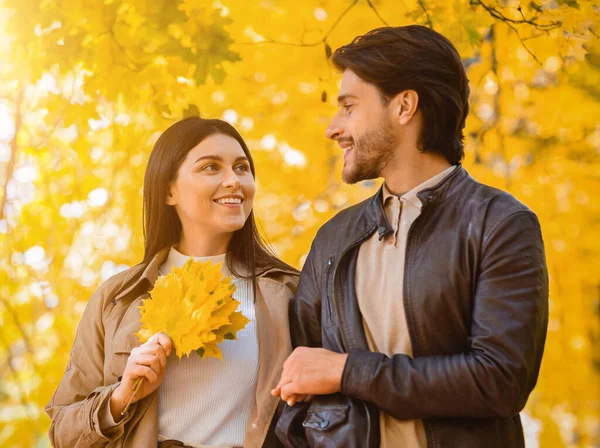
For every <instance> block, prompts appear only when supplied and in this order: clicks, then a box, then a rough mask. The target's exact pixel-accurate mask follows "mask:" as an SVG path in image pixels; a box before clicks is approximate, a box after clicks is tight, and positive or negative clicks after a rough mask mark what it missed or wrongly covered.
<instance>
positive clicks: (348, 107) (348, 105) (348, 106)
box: [344, 104, 353, 112]
mask: <svg viewBox="0 0 600 448" xmlns="http://www.w3.org/2000/svg"><path fill="white" fill-rule="evenodd" d="M352 106H353V104H345V105H344V110H345V111H346V112H348V111H350V108H351V107H352Z"/></svg>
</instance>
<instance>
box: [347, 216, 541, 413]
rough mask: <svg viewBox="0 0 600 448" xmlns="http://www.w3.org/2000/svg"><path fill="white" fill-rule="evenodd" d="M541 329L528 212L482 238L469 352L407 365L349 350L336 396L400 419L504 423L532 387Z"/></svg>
mask: <svg viewBox="0 0 600 448" xmlns="http://www.w3.org/2000/svg"><path fill="white" fill-rule="evenodd" d="M547 324H548V274H547V269H546V261H545V255H544V246H543V241H542V235H541V230H540V226H539V223H538V220H537V218H536V216H535V215H534V214H533V213H532V212H531V211H519V212H516V213H513V214H511V215H509V216H507V217H505V218H503V219H501V220H500V222H499V223H498V224H497V225H495V226H494V227H493V228H492V229H490V230H489V231H488V232H486V235H485V236H484V240H483V246H482V259H481V262H480V265H479V275H478V279H477V283H476V289H475V294H474V297H473V310H472V321H471V326H470V340H469V349H468V350H467V351H465V352H464V353H457V354H454V355H447V356H423V357H416V358H414V359H412V358H410V357H409V356H406V355H400V354H398V355H394V356H392V357H387V356H385V355H384V354H381V353H372V352H366V351H351V352H350V354H349V356H348V360H347V362H346V366H345V369H344V372H343V375H342V393H344V394H346V395H348V396H352V397H356V398H360V399H363V400H366V401H371V402H373V403H374V404H375V405H377V406H378V407H379V408H380V409H382V410H383V411H385V412H386V413H388V414H390V415H391V416H393V417H394V418H397V419H400V420H407V419H417V418H436V417H446V418H448V417H471V418H490V417H511V416H513V415H515V414H516V413H518V412H519V411H520V410H521V409H522V408H523V407H524V405H525V402H526V401H527V398H528V396H529V394H530V392H531V391H532V389H533V387H534V386H535V383H536V381H537V377H538V372H539V368H540V363H541V359H542V353H543V349H544V343H545V338H546V329H547Z"/></svg>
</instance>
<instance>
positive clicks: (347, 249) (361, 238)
mask: <svg viewBox="0 0 600 448" xmlns="http://www.w3.org/2000/svg"><path fill="white" fill-rule="evenodd" d="M375 229H377V226H373V227H371V228H370V229H369V230H368V231H367V232H366V233H364V234H363V235H362V236H361V237H360V238H359V239H358V240H356V241H355V242H354V243H352V244H351V245H350V246H348V247H347V248H346V249H344V251H343V252H342V254H341V255H340V257H339V258H338V262H337V264H336V265H335V267H334V269H333V276H332V281H333V285H332V286H331V297H330V298H329V301H331V300H335V275H336V274H337V268H338V266H339V265H340V261H341V260H342V259H343V258H344V255H346V253H347V252H348V251H349V250H350V249H352V248H354V247H356V246H358V245H359V244H361V243H362V242H363V241H364V240H366V239H367V237H368V236H369V235H371V234H372V233H373V232H374V231H375ZM331 258H333V257H331ZM331 258H329V260H331ZM327 278H329V275H328V276H327ZM335 309H336V314H337V320H338V323H339V324H340V327H341V329H342V331H341V335H342V342H343V343H344V346H345V348H346V350H347V351H349V350H350V344H349V343H348V336H347V335H346V331H347V329H346V325H345V324H344V319H341V318H340V316H341V315H342V314H341V309H340V304H339V303H338V302H337V301H336V302H335ZM329 311H330V312H331V308H330V309H329ZM361 404H362V405H363V407H364V408H365V415H366V416H367V431H366V433H365V447H366V446H368V442H369V439H370V438H371V415H370V414H369V408H368V407H367V404H366V403H365V402H364V401H362V400H361Z"/></svg>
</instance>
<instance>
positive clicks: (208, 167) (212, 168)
mask: <svg viewBox="0 0 600 448" xmlns="http://www.w3.org/2000/svg"><path fill="white" fill-rule="evenodd" d="M202 171H217V166H216V165H215V164H213V163H211V164H209V165H206V166H205V167H204V168H202Z"/></svg>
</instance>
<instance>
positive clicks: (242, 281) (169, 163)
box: [46, 117, 298, 447]
mask: <svg viewBox="0 0 600 448" xmlns="http://www.w3.org/2000/svg"><path fill="white" fill-rule="evenodd" d="M254 176H255V171H254V164H253V161H252V157H251V155H250V152H249V150H248V147H247V146H246V144H245V142H244V140H243V139H242V137H241V136H240V135H239V133H238V132H237V131H236V130H235V129H234V128H233V127H232V126H230V125H229V124H228V123H226V122H224V121H221V120H205V119H202V118H199V117H190V118H186V119H184V120H181V121H179V122H177V123H175V124H174V125H172V126H171V127H170V128H169V129H167V130H166V131H165V132H164V133H163V134H162V135H161V137H160V138H159V139H158V141H157V142H156V145H155V146H154V148H153V150H152V153H151V154H150V158H149V160H148V166H147V168H146V174H145V178H144V239H145V254H144V259H143V261H142V262H141V263H140V264H139V265H137V266H135V267H133V268H131V269H129V270H127V271H124V272H121V273H119V274H117V275H115V276H113V277H112V278H110V279H109V280H107V281H106V282H105V283H104V284H103V285H102V286H101V287H100V288H99V289H98V291H97V292H96V293H95V294H94V295H93V296H92V298H91V300H90V302H89V304H88V305H87V307H86V310H85V312H84V313H83V317H82V319H81V322H80V324H79V327H78V330H77V335H76V337H75V342H74V344H73V347H72V350H71V356H70V360H69V364H68V366H67V369H66V372H65V375H64V377H63V379H62V381H61V383H60V385H59V386H58V389H57V390H56V392H55V394H54V396H53V397H52V400H51V401H50V403H49V404H48V406H47V407H46V412H47V413H48V415H50V417H51V419H52V426H51V428H50V431H49V435H50V440H51V442H52V444H53V445H54V446H57V447H63V446H64V447H90V446H114V447H151V446H156V445H157V443H158V445H159V446H162V447H166V446H194V447H202V446H229V447H236V446H245V447H261V446H274V445H275V438H274V435H273V431H272V422H273V420H274V418H273V417H274V415H275V411H276V408H277V405H278V398H277V397H273V396H272V395H271V393H270V391H271V389H273V388H274V387H275V386H276V385H277V382H278V379H279V375H280V373H281V370H282V365H283V362H284V361H285V359H286V358H287V356H288V355H289V354H290V352H291V344H290V338H289V331H288V318H287V310H288V302H289V300H290V299H291V298H292V297H293V294H294V293H295V287H296V284H297V279H298V273H297V271H295V270H294V269H293V268H291V267H290V266H288V265H286V264H285V263H283V262H282V261H280V260H278V259H277V258H276V257H275V255H273V254H272V252H271V251H270V250H269V249H268V248H267V247H266V245H265V243H264V242H263V241H262V239H261V237H260V236H259V234H258V232H257V229H256V224H255V221H254V214H253V212H252V204H253V199H254V192H255V183H254ZM189 256H193V257H194V258H195V259H197V260H198V259H200V260H203V261H206V260H211V261H213V262H221V261H224V263H223V266H224V268H223V272H224V274H228V275H233V276H234V283H236V285H237V288H236V291H235V294H234V297H235V298H236V299H237V300H239V301H240V303H241V304H240V308H241V311H242V312H243V314H244V315H245V316H246V317H248V318H249V319H250V322H249V323H248V325H247V326H246V328H245V329H243V330H241V331H239V332H238V335H237V336H238V340H237V341H227V340H226V341H224V342H223V344H222V345H221V348H222V351H223V359H224V361H220V360H217V359H213V358H206V359H204V360H201V359H200V357H199V356H198V355H197V354H196V353H195V352H192V354H191V355H190V357H189V358H186V357H183V358H182V359H178V358H177V357H176V356H175V354H174V352H175V351H174V350H172V345H171V341H170V339H169V338H168V337H167V336H166V335H164V334H162V333H158V334H156V335H154V336H153V337H152V338H150V340H149V341H148V342H146V343H145V344H143V345H140V342H139V341H138V339H137V337H136V336H135V335H134V333H135V332H136V331H137V330H138V329H139V327H140V321H139V318H140V311H139V309H138V306H139V305H140V304H141V302H142V300H143V299H144V298H146V297H148V291H150V290H151V289H152V288H153V285H154V283H155V281H156V279H157V277H158V276H159V275H164V274H167V273H169V272H170V271H171V269H172V268H173V267H174V266H182V265H183V264H184V263H185V261H186V260H187V258H188V257H189ZM167 366H168V368H167ZM139 377H144V378H145V380H144V381H143V387H142V389H141V390H140V391H139V392H138V393H137V394H136V396H135V397H134V399H133V402H132V405H131V406H130V407H129V409H128V410H127V412H125V413H124V415H122V413H123V411H124V409H125V405H126V403H127V401H128V400H129V399H130V398H131V396H132V395H133V394H132V391H133V387H134V383H135V382H136V380H137V379H138V378H139ZM159 386H160V387H159Z"/></svg>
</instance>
